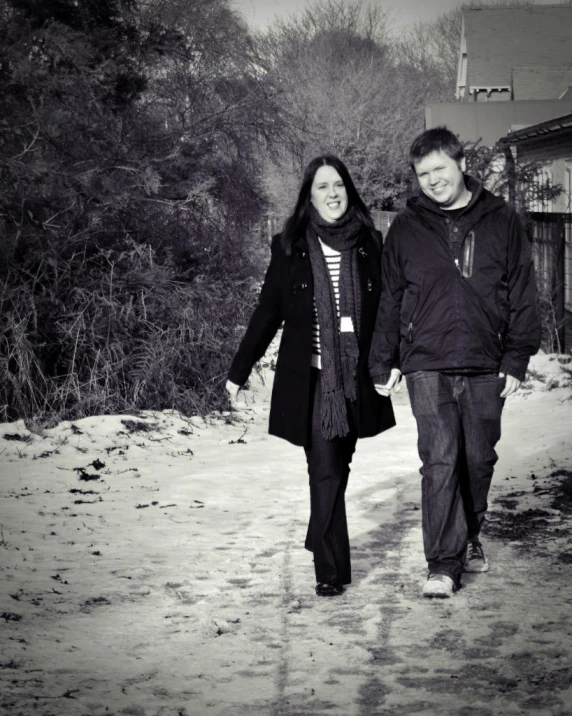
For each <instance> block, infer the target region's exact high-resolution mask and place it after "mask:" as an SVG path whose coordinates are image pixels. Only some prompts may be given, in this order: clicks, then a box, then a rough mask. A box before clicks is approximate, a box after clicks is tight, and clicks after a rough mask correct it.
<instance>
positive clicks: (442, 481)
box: [369, 127, 541, 597]
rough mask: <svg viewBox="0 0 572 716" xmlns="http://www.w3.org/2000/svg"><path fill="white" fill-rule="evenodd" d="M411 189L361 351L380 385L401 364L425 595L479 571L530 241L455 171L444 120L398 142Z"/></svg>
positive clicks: (533, 322)
mask: <svg viewBox="0 0 572 716" xmlns="http://www.w3.org/2000/svg"><path fill="white" fill-rule="evenodd" d="M410 162H411V166H412V169H413V170H414V172H415V174H416V176H417V179H418V182H419V187H420V192H419V195H418V196H416V197H414V198H412V199H410V200H409V201H408V202H407V207H406V208H405V209H404V210H403V211H401V212H400V213H399V214H398V215H397V216H396V217H395V219H394V221H393V224H392V225H391V228H390V230H389V232H388V235H387V240H386V243H385V247H384V252H383V261H382V293H381V298H380V304H379V311H378V315H377V321H376V329H375V332H374V336H373V342H372V348H371V353H370V365H369V368H370V375H371V377H372V379H373V381H374V384H375V387H376V390H377V391H378V393H380V394H381V395H390V394H391V393H392V392H394V391H395V390H396V389H398V386H399V381H400V379H401V374H402V373H403V374H405V375H406V378H407V388H408V391H409V396H410V400H411V408H412V410H413V415H414V416H415V419H416V421H417V428H418V449H419V456H420V458H421V461H422V464H423V467H422V470H421V472H422V475H423V477H422V483H421V492H422V527H423V544H424V550H425V557H426V559H427V564H428V568H429V576H428V580H427V583H426V584H425V586H424V588H423V594H424V596H426V597H450V596H451V595H452V594H453V593H454V592H455V591H456V590H457V589H458V588H459V587H460V584H461V574H462V572H463V571H465V572H485V571H486V570H487V569H488V561H487V559H486V557H485V554H484V551H483V547H482V544H481V542H480V539H479V535H480V532H481V527H482V524H483V520H484V517H485V512H486V509H487V496H488V492H489V487H490V483H491V478H492V475H493V470H494V465H495V463H496V461H497V454H496V452H495V445H496V443H497V441H498V440H499V438H500V429H501V412H502V408H503V405H504V402H505V398H507V397H508V396H509V395H512V394H513V393H514V392H515V391H516V390H517V389H518V388H519V386H520V384H521V382H522V381H523V380H524V378H525V373H526V369H527V366H528V361H529V358H530V356H531V355H534V353H536V352H537V350H538V348H539V345H540V338H541V329H540V322H539V317H538V313H537V293H536V282H535V277H534V268H533V264H532V260H531V252H530V246H529V243H528V241H527V238H526V235H525V232H524V229H523V226H522V224H521V222H520V220H519V218H518V215H517V213H516V212H515V210H514V209H513V208H512V207H511V206H509V205H508V204H507V203H506V202H505V201H504V200H503V199H501V198H499V197H496V196H494V195H493V194H491V193H490V192H489V191H487V190H486V189H484V187H483V186H482V185H481V184H480V182H478V181H476V180H475V179H474V178H472V177H470V176H468V175H466V174H465V170H466V161H465V157H464V153H463V147H462V145H461V144H460V142H459V140H458V139H457V137H456V136H455V135H454V134H453V133H452V132H450V131H449V130H448V129H447V128H445V127H437V128H435V129H429V130H427V131H425V132H423V133H422V134H421V135H419V136H418V137H417V138H416V139H415V141H414V142H413V144H412V145H411V149H410Z"/></svg>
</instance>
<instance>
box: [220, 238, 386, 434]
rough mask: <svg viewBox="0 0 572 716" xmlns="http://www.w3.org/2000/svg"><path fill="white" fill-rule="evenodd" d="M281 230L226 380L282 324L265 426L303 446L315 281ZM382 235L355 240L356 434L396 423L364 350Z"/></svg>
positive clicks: (243, 370)
mask: <svg viewBox="0 0 572 716" xmlns="http://www.w3.org/2000/svg"><path fill="white" fill-rule="evenodd" d="M280 238H281V236H280V234H278V235H276V236H274V237H273V239H272V255H271V260H270V265H269V267H268V270H267V272H266V276H265V278H264V284H263V286H262V290H261V292H260V298H259V301H258V305H257V307H256V309H255V311H254V313H253V315H252V318H251V319H250V323H249V325H248V328H247V330H246V333H245V335H244V338H243V339H242V341H241V343H240V346H239V348H238V351H237V353H236V356H235V358H234V360H233V362H232V365H231V368H230V371H229V374H228V378H229V380H231V381H232V382H233V383H236V384H237V385H244V384H245V383H246V381H247V380H248V377H249V376H250V372H251V370H252V368H253V366H254V364H255V363H256V361H258V360H259V359H260V358H262V356H263V355H264V354H265V352H266V349H267V348H268V346H269V345H270V342H271V341H272V339H273V338H274V336H275V335H276V332H277V331H278V329H279V328H280V326H281V324H282V323H284V328H283V332H282V340H281V342H280V349H279V352H278V360H277V362H276V373H275V376H274V385H273V388H272V400H271V404H270V420H269V432H270V434H271V435H276V436H278V437H281V438H284V439H285V440H288V441H290V442H291V443H294V445H307V443H308V434H309V424H308V423H309V419H310V414H309V413H310V411H309V405H310V368H311V358H312V318H313V295H314V285H313V279H312V269H311V266H310V257H309V254H308V246H307V243H306V240H305V239H304V238H300V239H298V240H297V241H295V242H294V245H293V247H292V252H291V254H290V255H287V254H286V253H285V251H284V249H283V247H282V245H281V240H280ZM382 246H383V244H382V237H381V234H380V233H379V232H378V231H376V232H375V234H374V235H373V236H372V234H371V232H369V231H368V230H367V229H363V230H362V232H361V235H360V238H359V242H358V249H357V250H358V271H359V277H360V282H361V290H362V307H361V327H360V331H359V351H360V355H359V363H358V416H359V425H358V436H359V437H361V438H365V437H371V436H373V435H377V434H378V433H380V432H382V431H383V430H387V429H388V428H391V427H393V426H394V425H395V418H394V415H393V408H392V405H391V400H390V398H385V397H383V396H381V395H379V394H378V393H376V392H375V389H374V387H373V384H372V381H371V378H370V376H369V373H368V355H369V350H370V343H371V336H372V333H373V328H374V324H375V318H376V314H377V306H378V302H379V294H380V290H381V285H380V284H381V268H380V266H381V251H382Z"/></svg>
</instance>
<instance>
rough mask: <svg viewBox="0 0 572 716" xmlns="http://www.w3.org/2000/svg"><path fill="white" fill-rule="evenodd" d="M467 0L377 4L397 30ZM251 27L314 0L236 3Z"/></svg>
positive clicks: (543, 0) (379, 0) (551, 0)
mask: <svg viewBox="0 0 572 716" xmlns="http://www.w3.org/2000/svg"><path fill="white" fill-rule="evenodd" d="M465 1H466V0H373V2H374V3H375V4H376V5H379V6H380V7H381V8H382V9H384V10H387V11H388V12H389V15H390V18H391V25H392V27H394V28H395V29H399V28H400V27H406V26H408V25H413V24H415V23H417V22H427V21H431V20H434V19H435V18H437V17H438V16H439V15H442V14H443V13H446V12H449V10H453V9H454V8H456V7H458V6H459V5H461V4H462V3H463V2H465ZM232 3H233V4H234V6H235V7H236V9H237V10H239V11H240V12H241V13H242V15H243V16H244V18H245V20H246V21H247V22H248V24H249V25H250V26H252V27H253V28H255V29H257V30H263V29H265V28H266V27H267V26H268V25H269V24H270V23H272V22H273V21H274V20H275V19H278V18H280V19H287V18H288V17H289V16H291V15H294V14H298V13H299V12H301V11H303V10H304V8H306V7H307V6H308V5H309V4H310V0H232ZM535 4H537V5H544V4H559V3H558V0H536V3H535Z"/></svg>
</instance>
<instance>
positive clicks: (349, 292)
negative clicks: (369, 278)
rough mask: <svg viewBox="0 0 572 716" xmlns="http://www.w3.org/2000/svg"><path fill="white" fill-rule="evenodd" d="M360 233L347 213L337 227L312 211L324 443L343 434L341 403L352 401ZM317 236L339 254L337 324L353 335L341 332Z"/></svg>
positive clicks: (344, 422) (344, 409) (311, 245)
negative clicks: (346, 325)
mask: <svg viewBox="0 0 572 716" xmlns="http://www.w3.org/2000/svg"><path fill="white" fill-rule="evenodd" d="M360 229H361V222H360V220H359V219H358V217H356V216H355V214H354V212H353V211H352V210H351V209H349V210H348V211H347V212H346V213H345V214H344V216H343V217H342V218H341V219H339V220H338V221H336V222H334V223H329V222H327V221H325V220H324V219H322V218H321V217H320V215H319V214H318V212H317V211H316V209H315V208H314V207H313V206H312V207H311V210H310V221H309V223H308V230H307V241H308V253H309V256H310V263H311V266H312V274H313V277H314V298H315V300H316V308H317V312H318V322H319V324H320V350H321V356H322V371H321V387H322V405H321V423H322V435H323V436H324V438H325V439H326V440H332V439H333V438H335V437H343V436H344V435H347V434H348V432H349V429H350V428H349V421H348V415H347V403H346V400H351V401H353V400H356V398H357V363H358V358H359V347H358V334H357V331H358V330H359V317H360V315H361V291H360V285H359V275H358V265H357V242H358V237H359V232H360ZM318 236H319V237H320V239H321V240H322V241H323V242H324V243H325V244H327V245H328V246H329V247H331V248H332V249H335V250H336V251H340V252H341V265H340V283H339V289H340V319H341V318H345V319H346V321H345V322H347V319H348V318H349V319H351V323H352V326H353V331H343V332H342V331H340V325H339V323H338V315H337V311H336V298H335V294H334V289H333V286H332V282H331V279H330V274H329V271H328V267H327V264H326V259H325V258H324V254H323V252H322V249H321V247H320V243H319V241H318Z"/></svg>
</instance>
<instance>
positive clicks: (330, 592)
mask: <svg viewBox="0 0 572 716" xmlns="http://www.w3.org/2000/svg"><path fill="white" fill-rule="evenodd" d="M343 591H344V586H343V584H342V583H341V582H339V581H338V580H334V581H332V582H318V584H316V594H317V595H318V596H319V597H337V596H338V594H341V593H342V592H343Z"/></svg>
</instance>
